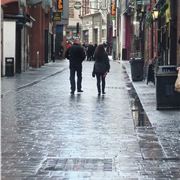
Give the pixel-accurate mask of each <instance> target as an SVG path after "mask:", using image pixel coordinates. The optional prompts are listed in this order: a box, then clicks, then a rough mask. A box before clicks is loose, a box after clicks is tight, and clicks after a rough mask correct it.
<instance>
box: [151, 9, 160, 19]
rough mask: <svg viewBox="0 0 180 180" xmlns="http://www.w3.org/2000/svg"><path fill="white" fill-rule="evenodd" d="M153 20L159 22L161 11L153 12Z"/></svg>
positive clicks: (154, 10) (155, 10)
mask: <svg viewBox="0 0 180 180" xmlns="http://www.w3.org/2000/svg"><path fill="white" fill-rule="evenodd" d="M152 16H153V20H157V19H158V16H159V11H158V10H157V9H156V8H155V9H153V11H152Z"/></svg>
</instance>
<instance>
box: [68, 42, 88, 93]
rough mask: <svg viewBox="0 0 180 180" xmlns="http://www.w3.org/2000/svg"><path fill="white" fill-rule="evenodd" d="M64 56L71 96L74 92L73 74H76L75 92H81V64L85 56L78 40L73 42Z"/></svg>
mask: <svg viewBox="0 0 180 180" xmlns="http://www.w3.org/2000/svg"><path fill="white" fill-rule="evenodd" d="M65 56H66V58H67V59H69V69H70V84H71V94H72V95H73V94H74V92H75V90H76V82H75V73H77V91H78V92H83V90H82V89H81V82H82V62H83V60H84V59H85V57H86V55H85V51H84V48H83V47H82V46H81V45H80V41H79V40H78V39H76V40H75V41H74V44H73V45H72V46H71V47H70V48H69V49H68V51H67V52H66V55H65Z"/></svg>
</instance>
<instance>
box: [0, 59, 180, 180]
mask: <svg viewBox="0 0 180 180" xmlns="http://www.w3.org/2000/svg"><path fill="white" fill-rule="evenodd" d="M55 65H57V67H56V66H55ZM54 66H55V70H51V71H50V72H49V73H48V74H47V73H44V74H43V73H41V72H39V73H40V74H41V75H39V74H38V76H39V77H40V78H39V79H35V81H36V82H37V83H32V84H31V83H30V81H29V83H28V86H27V85H25V86H24V84H27V83H26V81H25V79H26V78H28V77H29V76H31V75H30V74H29V75H27V74H26V75H25V76H24V77H23V74H22V77H23V79H24V80H23V83H22V81H21V80H19V79H18V77H14V79H16V83H17V84H16V87H18V88H14V87H15V86H14V83H12V84H11V83H5V82H3V83H2V85H4V86H6V85H7V84H8V85H7V86H8V88H10V86H13V87H12V88H10V89H11V90H10V91H7V89H8V88H7V87H6V88H5V87H3V88H2V89H3V90H2V94H3V97H2V123H1V125H2V142H1V146H2V169H1V170H2V180H7V179H8V180H11V179H13V180H16V179H17V180H21V179H22V180H42V179H43V180H45V179H52V180H54V179H58V180H61V179H63V180H65V179H66V180H81V179H82V180H120V179H173V178H176V179H178V178H180V173H179V172H180V161H179V159H178V157H179V138H178V135H177V132H179V131H178V127H177V128H176V129H175V130H173V127H174V126H173V125H172V124H171V123H172V121H171V123H170V122H167V121H166V125H169V127H171V128H170V129H169V131H170V132H171V135H168V134H166V131H163V133H160V132H162V131H161V128H162V127H163V125H164V124H165V123H164V122H163V123H162V124H161V123H160V122H158V123H157V122H156V121H155V119H156V118H157V119H158V118H159V117H158V116H157V117H156V116H155V118H154V121H152V122H151V123H152V127H138V128H137V127H135V126H134V123H133V119H132V114H131V109H130V102H129V96H128V92H127V88H128V87H127V86H126V84H125V81H124V74H123V71H124V70H123V69H122V66H121V64H118V63H117V62H112V61H111V71H110V73H109V74H108V75H107V82H106V83H107V88H106V95H105V96H100V97H98V96H97V90H96V80H95V79H93V78H92V77H91V72H92V67H93V63H92V62H84V66H83V90H84V92H83V93H81V94H77V93H75V95H74V96H71V95H70V88H69V71H68V63H67V61H63V62H62V63H59V64H53V67H51V68H54ZM62 67H63V68H64V69H62ZM58 68H59V70H60V71H61V72H59V71H58ZM44 72H46V71H44ZM36 73H37V72H36ZM53 73H54V75H53V76H52V74H53ZM20 79H21V78H20ZM32 79H33V78H31V82H32ZM8 81H9V82H10V81H14V80H13V79H8ZM5 84H6V85H5ZM6 92H8V93H6ZM145 96H146V95H145ZM152 102H153V99H152ZM148 107H149V106H148ZM147 112H148V114H149V113H151V112H150V110H148V111H147ZM159 116H160V115H159ZM163 116H164V115H163ZM160 118H161V117H160ZM173 124H174V125H177V122H175V123H173ZM164 129H168V127H164ZM172 132H173V133H174V134H175V136H173V133H172ZM166 137H168V139H169V141H167V140H166V139H165V138H166ZM164 141H166V143H164ZM165 145H166V146H165ZM175 145H177V146H176V147H175ZM171 148H172V149H171ZM167 152H169V154H168V153H167ZM173 152H174V154H173ZM175 155H176V156H175ZM170 157H171V158H172V159H171V158H170ZM175 157H176V158H175Z"/></svg>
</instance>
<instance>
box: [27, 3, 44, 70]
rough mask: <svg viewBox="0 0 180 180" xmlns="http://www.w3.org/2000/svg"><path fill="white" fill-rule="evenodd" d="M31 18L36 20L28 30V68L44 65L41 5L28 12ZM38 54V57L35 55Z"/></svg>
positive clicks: (42, 12)
mask: <svg viewBox="0 0 180 180" xmlns="http://www.w3.org/2000/svg"><path fill="white" fill-rule="evenodd" d="M29 12H30V14H31V16H32V17H33V18H34V19H35V20H36V21H35V22H33V27H32V28H31V30H30V46H31V47H30V66H32V67H40V66H42V65H44V63H45V60H44V30H45V26H46V23H45V13H44V11H43V9H42V7H41V4H38V5H35V6H33V7H31V8H30V10H29ZM37 52H39V55H38V54H37Z"/></svg>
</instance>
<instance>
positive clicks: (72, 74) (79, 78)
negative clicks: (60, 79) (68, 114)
mask: <svg viewBox="0 0 180 180" xmlns="http://www.w3.org/2000/svg"><path fill="white" fill-rule="evenodd" d="M76 72H77V90H78V91H80V90H81V82H82V66H75V67H71V68H70V83H71V92H74V91H75V90H76V82H75V73H76Z"/></svg>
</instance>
